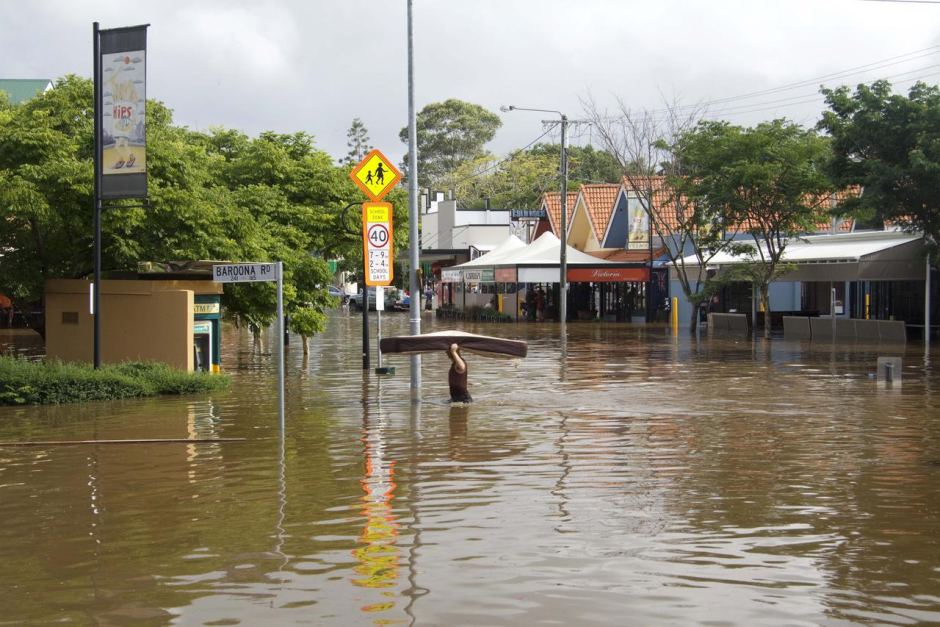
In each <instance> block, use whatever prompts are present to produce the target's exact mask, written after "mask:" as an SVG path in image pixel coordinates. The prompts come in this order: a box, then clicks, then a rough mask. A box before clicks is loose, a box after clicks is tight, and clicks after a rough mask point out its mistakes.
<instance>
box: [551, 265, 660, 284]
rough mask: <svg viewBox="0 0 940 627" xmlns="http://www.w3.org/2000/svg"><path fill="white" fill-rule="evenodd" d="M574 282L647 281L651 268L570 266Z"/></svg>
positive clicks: (570, 274)
mask: <svg viewBox="0 0 940 627" xmlns="http://www.w3.org/2000/svg"><path fill="white" fill-rule="evenodd" d="M568 280H569V281H571V282H572V283H620V282H633V283H645V282H646V281H649V280H650V270H649V268H568Z"/></svg>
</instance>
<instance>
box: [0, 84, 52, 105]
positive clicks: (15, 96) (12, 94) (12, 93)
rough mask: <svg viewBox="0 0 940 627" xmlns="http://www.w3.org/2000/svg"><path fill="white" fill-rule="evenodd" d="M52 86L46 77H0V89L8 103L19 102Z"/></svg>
mask: <svg viewBox="0 0 940 627" xmlns="http://www.w3.org/2000/svg"><path fill="white" fill-rule="evenodd" d="M51 88H52V81H50V80H49V79H48V78H0V91H5V92H6V93H7V96H8V97H9V99H10V104H20V103H21V102H24V101H26V100H29V99H30V98H32V97H34V96H38V95H39V94H41V93H43V92H44V91H46V90H47V89H51Z"/></svg>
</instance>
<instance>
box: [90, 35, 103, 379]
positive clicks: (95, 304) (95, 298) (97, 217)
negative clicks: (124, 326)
mask: <svg viewBox="0 0 940 627" xmlns="http://www.w3.org/2000/svg"><path fill="white" fill-rule="evenodd" d="M92 38H93V44H92V48H93V49H94V52H93V53H92V54H94V64H93V67H94V70H93V73H94V82H95V86H94V93H95V104H94V117H95V120H94V133H95V139H94V146H95V156H94V159H93V162H94V169H95V173H94V177H95V182H94V199H93V204H94V209H93V211H94V218H93V222H94V226H93V228H94V232H95V234H94V237H95V260H94V262H95V278H94V282H95V285H94V288H93V292H92V299H91V300H92V309H93V310H94V320H93V324H94V340H93V341H94V348H93V354H94V357H93V360H94V366H95V368H100V367H101V123H100V119H101V111H100V110H99V109H100V104H99V103H100V102H101V66H100V63H99V58H100V56H101V55H100V52H101V41H100V40H101V38H100V36H99V34H98V22H95V23H94V24H93V25H92Z"/></svg>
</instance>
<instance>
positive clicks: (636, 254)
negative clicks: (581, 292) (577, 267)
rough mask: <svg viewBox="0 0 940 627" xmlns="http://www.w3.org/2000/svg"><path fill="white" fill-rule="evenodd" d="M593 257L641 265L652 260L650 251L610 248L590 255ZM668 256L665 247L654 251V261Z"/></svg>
mask: <svg viewBox="0 0 940 627" xmlns="http://www.w3.org/2000/svg"><path fill="white" fill-rule="evenodd" d="M588 254H589V255H591V256H593V257H597V258H598V259H606V260H607V261H619V262H626V263H640V262H647V261H649V260H650V251H649V250H625V249H623V248H613V249H611V248H608V249H605V250H595V251H592V252H589V253H588ZM665 254H666V249H665V247H663V248H654V249H653V259H658V258H659V257H662V256H663V255H665Z"/></svg>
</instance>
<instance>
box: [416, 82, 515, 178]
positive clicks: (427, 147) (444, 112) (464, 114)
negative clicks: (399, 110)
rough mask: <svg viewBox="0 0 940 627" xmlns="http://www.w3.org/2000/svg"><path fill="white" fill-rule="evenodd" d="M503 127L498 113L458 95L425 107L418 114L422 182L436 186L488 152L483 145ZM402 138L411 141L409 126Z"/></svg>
mask: <svg viewBox="0 0 940 627" xmlns="http://www.w3.org/2000/svg"><path fill="white" fill-rule="evenodd" d="M500 126H502V121H501V120H500V119H499V116H498V115H496V114H495V113H493V112H491V111H488V110H487V109H485V108H483V107H481V106H480V105H476V104H471V103H469V102H464V101H462V100H457V99H455V98H451V99H449V100H445V101H444V102H435V103H432V104H429V105H427V106H426V107H424V108H423V109H421V111H420V112H418V114H417V116H416V134H417V141H418V161H417V164H418V183H419V184H420V185H421V186H422V187H434V186H436V185H438V184H439V183H440V181H441V180H442V179H443V178H444V177H445V176H446V175H447V174H448V173H450V172H453V171H454V170H456V169H457V167H458V166H459V165H460V164H461V163H464V162H466V161H469V160H471V159H475V158H477V157H480V156H482V155H483V154H485V151H484V150H483V146H484V145H486V143H487V142H489V141H490V140H491V139H493V136H494V135H495V134H496V131H497V129H499V127H500ZM399 137H400V138H401V140H402V141H403V142H405V143H408V127H405V128H403V129H402V130H401V133H400V134H399ZM407 162H408V158H407V157H406V158H405V163H407Z"/></svg>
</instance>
